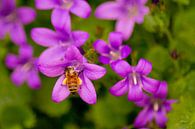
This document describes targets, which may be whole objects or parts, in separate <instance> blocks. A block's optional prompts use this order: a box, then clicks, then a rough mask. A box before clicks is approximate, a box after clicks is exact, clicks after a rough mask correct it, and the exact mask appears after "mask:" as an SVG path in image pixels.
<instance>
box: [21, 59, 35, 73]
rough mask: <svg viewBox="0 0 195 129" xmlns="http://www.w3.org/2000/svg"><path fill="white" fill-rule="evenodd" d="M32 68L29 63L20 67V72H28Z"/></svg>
mask: <svg viewBox="0 0 195 129" xmlns="http://www.w3.org/2000/svg"><path fill="white" fill-rule="evenodd" d="M32 68H33V64H32V62H31V61H29V62H27V63H26V64H24V65H23V66H22V70H23V71H25V72H27V71H30V70H31V69H32Z"/></svg>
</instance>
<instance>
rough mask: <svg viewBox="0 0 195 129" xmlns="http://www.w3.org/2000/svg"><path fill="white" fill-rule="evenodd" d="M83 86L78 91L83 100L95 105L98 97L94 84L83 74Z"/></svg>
mask: <svg viewBox="0 0 195 129" xmlns="http://www.w3.org/2000/svg"><path fill="white" fill-rule="evenodd" d="M80 77H81V79H82V81H83V82H82V85H81V87H80V89H79V91H78V94H79V95H80V97H81V99H82V100H83V101H85V102H86V103H88V104H95V103H96V101H97V95H96V91H95V88H94V85H93V83H92V82H91V81H90V80H89V79H88V78H87V77H86V76H85V75H84V74H81V76H80Z"/></svg>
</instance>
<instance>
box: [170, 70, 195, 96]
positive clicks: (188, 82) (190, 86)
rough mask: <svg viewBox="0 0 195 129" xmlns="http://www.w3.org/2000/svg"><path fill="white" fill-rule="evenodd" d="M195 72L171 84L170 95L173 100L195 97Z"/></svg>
mask: <svg viewBox="0 0 195 129" xmlns="http://www.w3.org/2000/svg"><path fill="white" fill-rule="evenodd" d="M194 78H195V71H191V72H190V73H188V74H187V75H186V76H185V77H182V78H180V79H178V80H175V81H174V82H172V83H170V86H169V93H170V96H171V97H173V98H178V97H180V96H182V95H184V94H185V95H191V96H192V97H195V94H194V93H195V86H194V84H195V80H194Z"/></svg>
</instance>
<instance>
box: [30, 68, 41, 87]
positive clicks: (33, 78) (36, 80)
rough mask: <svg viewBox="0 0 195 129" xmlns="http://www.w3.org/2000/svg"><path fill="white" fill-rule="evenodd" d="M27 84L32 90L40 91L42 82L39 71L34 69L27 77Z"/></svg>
mask: <svg viewBox="0 0 195 129" xmlns="http://www.w3.org/2000/svg"><path fill="white" fill-rule="evenodd" d="M27 83H28V85H29V87H30V88H32V89H39V88H40V87H41V80H40V77H39V73H38V71H37V70H35V69H32V70H31V71H29V73H28V76H27Z"/></svg>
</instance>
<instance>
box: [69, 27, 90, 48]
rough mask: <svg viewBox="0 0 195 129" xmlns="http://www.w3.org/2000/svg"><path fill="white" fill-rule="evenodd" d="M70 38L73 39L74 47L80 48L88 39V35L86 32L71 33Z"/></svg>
mask: <svg viewBox="0 0 195 129" xmlns="http://www.w3.org/2000/svg"><path fill="white" fill-rule="evenodd" d="M72 36H73V39H74V46H76V47H80V46H82V45H83V44H85V42H86V41H87V40H88V38H89V34H88V33H87V32H84V31H73V32H72Z"/></svg>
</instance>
